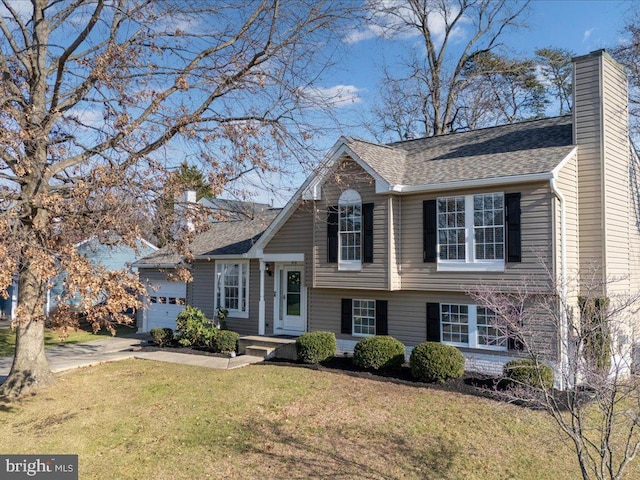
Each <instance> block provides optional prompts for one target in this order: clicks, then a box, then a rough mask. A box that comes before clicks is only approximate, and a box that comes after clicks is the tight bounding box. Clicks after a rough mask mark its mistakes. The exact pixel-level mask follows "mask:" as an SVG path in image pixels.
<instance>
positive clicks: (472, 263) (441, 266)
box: [436, 192, 507, 272]
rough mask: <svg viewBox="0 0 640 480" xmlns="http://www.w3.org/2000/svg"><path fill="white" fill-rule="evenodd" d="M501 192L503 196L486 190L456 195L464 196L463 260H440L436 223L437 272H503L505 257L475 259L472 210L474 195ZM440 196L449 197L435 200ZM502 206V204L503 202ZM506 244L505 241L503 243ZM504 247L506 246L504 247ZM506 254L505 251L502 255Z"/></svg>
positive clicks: (504, 227) (504, 228)
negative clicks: (485, 191) (484, 191)
mask: <svg viewBox="0 0 640 480" xmlns="http://www.w3.org/2000/svg"><path fill="white" fill-rule="evenodd" d="M495 194H501V195H502V196H503V198H504V192H487V193H477V194H472V195H457V196H463V197H464V223H465V227H464V241H465V255H464V256H465V260H442V259H441V258H440V229H439V228H438V227H437V223H436V231H437V236H438V237H437V239H438V247H437V251H436V267H437V270H438V272H469V271H474V272H504V271H505V259H504V258H501V259H499V260H476V258H475V257H476V249H475V235H474V225H473V218H474V215H473V214H474V210H473V208H474V207H473V197H474V196H476V195H495ZM441 198H449V197H438V198H437V199H436V202H437V201H438V200H440V199H441ZM503 208H505V207H504V204H503ZM438 213H439V212H438V210H437V206H436V222H437V221H438V219H437V215H438ZM502 228H503V235H504V237H503V238H505V237H506V234H507V231H506V224H505V222H504V220H503V222H502ZM505 245H506V243H505ZM505 249H506V247H505ZM505 256H506V251H505V253H504V255H503V257H505Z"/></svg>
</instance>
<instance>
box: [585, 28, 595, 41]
mask: <svg viewBox="0 0 640 480" xmlns="http://www.w3.org/2000/svg"><path fill="white" fill-rule="evenodd" d="M594 30H596V28H595V27H594V28H590V29H589V30H585V32H584V34H583V35H582V41H583V42H586V41H587V40H589V37H590V36H591V34H592V33H593V32H594Z"/></svg>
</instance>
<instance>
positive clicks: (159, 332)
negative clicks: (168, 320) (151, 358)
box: [149, 328, 173, 347]
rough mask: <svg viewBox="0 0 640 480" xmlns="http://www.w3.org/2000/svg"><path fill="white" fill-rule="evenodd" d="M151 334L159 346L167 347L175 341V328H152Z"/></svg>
mask: <svg viewBox="0 0 640 480" xmlns="http://www.w3.org/2000/svg"><path fill="white" fill-rule="evenodd" d="M149 334H150V335H151V340H153V343H155V344H156V345H158V346H159V347H165V346H167V345H169V344H171V342H173V330H171V329H170V328H152V329H151V330H149Z"/></svg>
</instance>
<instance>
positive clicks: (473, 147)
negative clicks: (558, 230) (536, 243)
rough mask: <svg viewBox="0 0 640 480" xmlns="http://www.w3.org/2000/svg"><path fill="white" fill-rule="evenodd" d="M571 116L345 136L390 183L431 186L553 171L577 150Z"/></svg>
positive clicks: (352, 147)
mask: <svg viewBox="0 0 640 480" xmlns="http://www.w3.org/2000/svg"><path fill="white" fill-rule="evenodd" d="M572 128H573V127H572V117H571V116H570V115H565V116H562V117H553V118H545V119H542V120H531V121H527V122H521V123H515V124H511V125H503V126H499V127H490V128H482V129H479V130H473V131H470V132H462V133H452V134H448V135H440V136H436V137H429V138H422V139H418V140H408V141H404V142H396V143H391V144H388V145H376V144H372V143H369V142H366V141H363V140H356V139H352V138H348V137H347V138H346V140H347V145H348V146H349V147H350V149H351V150H353V151H354V152H355V153H356V154H357V155H358V157H359V158H360V159H361V160H362V161H364V162H366V163H367V164H368V165H369V166H370V167H371V168H372V169H374V170H375V171H376V172H378V173H379V174H380V175H381V176H382V177H383V178H384V179H385V180H386V181H387V182H388V183H389V184H390V185H414V186H418V185H428V184H442V183H447V182H460V181H465V180H480V179H483V178H496V177H511V176H518V175H531V174H536V173H543V172H551V171H552V170H553V169H554V168H555V167H557V166H558V164H559V163H560V162H561V161H562V160H563V159H564V158H565V157H566V156H567V155H569V153H571V151H572V150H573V148H574V145H573V130H572Z"/></svg>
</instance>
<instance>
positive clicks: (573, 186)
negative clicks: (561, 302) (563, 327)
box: [555, 155, 580, 293]
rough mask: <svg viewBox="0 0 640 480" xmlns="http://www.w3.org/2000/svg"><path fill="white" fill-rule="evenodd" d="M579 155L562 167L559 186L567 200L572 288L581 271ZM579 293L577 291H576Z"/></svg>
mask: <svg viewBox="0 0 640 480" xmlns="http://www.w3.org/2000/svg"><path fill="white" fill-rule="evenodd" d="M578 161H579V160H578V157H577V155H574V156H573V157H572V158H570V159H569V160H568V161H567V163H565V165H564V166H563V167H562V169H560V172H559V173H558V181H557V187H558V190H560V192H561V193H562V195H563V196H564V201H565V229H566V232H565V242H566V244H565V250H566V268H567V272H566V274H567V279H568V280H570V288H571V289H572V290H573V289H575V288H576V285H575V283H576V282H575V280H576V279H577V275H578V272H579V261H580V256H579V250H578V243H579V238H578ZM555 245H556V252H555V254H556V278H558V280H560V278H559V277H560V275H561V274H562V273H561V271H560V268H561V246H562V233H561V212H560V202H559V201H558V202H556V235H555ZM576 293H577V292H576Z"/></svg>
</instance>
